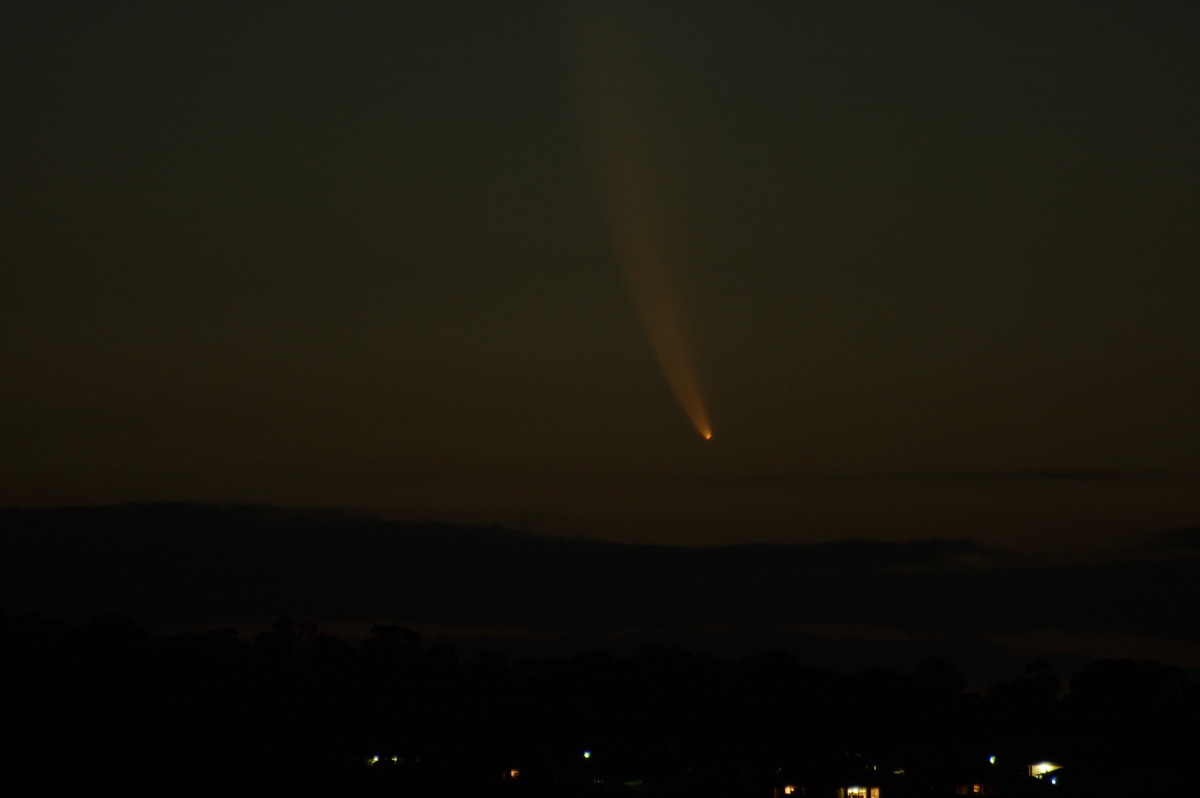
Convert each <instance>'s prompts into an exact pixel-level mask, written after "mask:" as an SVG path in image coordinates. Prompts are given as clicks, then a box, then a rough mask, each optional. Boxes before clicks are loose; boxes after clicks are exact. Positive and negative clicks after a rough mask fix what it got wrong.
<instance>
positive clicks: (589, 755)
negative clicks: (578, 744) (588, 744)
mask: <svg viewBox="0 0 1200 798" xmlns="http://www.w3.org/2000/svg"><path fill="white" fill-rule="evenodd" d="M583 758H584V759H591V758H592V752H591V751H584V752H583Z"/></svg>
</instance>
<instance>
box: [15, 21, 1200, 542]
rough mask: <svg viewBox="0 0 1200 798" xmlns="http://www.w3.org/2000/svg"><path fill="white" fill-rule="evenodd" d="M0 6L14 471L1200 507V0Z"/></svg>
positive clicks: (510, 500)
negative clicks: (708, 435) (691, 402)
mask: <svg viewBox="0 0 1200 798" xmlns="http://www.w3.org/2000/svg"><path fill="white" fill-rule="evenodd" d="M0 15H2V16H0V82H2V96H3V98H4V101H3V104H2V105H3V107H2V110H0V113H2V115H3V125H2V132H0V136H2V137H3V147H2V148H0V168H2V172H0V174H2V175H3V178H2V183H3V191H0V202H2V203H3V208H2V213H0V263H2V264H3V268H2V272H0V275H2V276H0V312H2V315H0V325H2V327H0V335H2V339H0V340H2V347H0V364H2V367H0V386H2V387H0V392H2V397H3V399H2V401H3V413H2V414H0V451H2V452H3V455H2V457H0V504H3V505H7V506H25V507H32V506H59V505H98V504H111V503H123V502H148V501H167V500H169V501H187V502H207V503H216V504H241V503H254V504H274V505H280V506H288V507H307V508H342V509H347V510H355V511H363V512H367V513H371V514H375V515H379V516H381V517H384V518H390V519H400V520H408V521H443V522H452V523H473V524H474V523H479V524H503V525H506V526H508V527H511V528H515V529H519V530H525V531H528V532H535V533H549V534H553V535H561V536H564V537H566V538H580V537H586V538H592V539H597V540H604V541H611V542H621V543H638V544H669V545H679V544H683V545H696V544H703V545H713V544H748V543H767V542H770V543H792V544H804V545H809V544H818V543H822V542H827V541H836V540H841V539H846V538H858V539H864V540H869V541H889V542H901V543H902V542H908V541H914V540H925V539H931V538H946V539H953V540H959V541H968V542H971V543H973V544H977V545H982V546H986V547H987V548H988V551H1012V552H1020V553H1022V555H1030V556H1046V557H1050V556H1063V554H1064V552H1066V553H1070V555H1071V556H1074V557H1091V556H1100V554H1099V553H1102V552H1105V551H1111V550H1116V549H1119V548H1120V547H1122V546H1128V545H1132V544H1131V543H1130V541H1144V540H1147V539H1151V538H1153V536H1154V535H1157V534H1159V533H1162V532H1164V531H1167V530H1172V529H1182V528H1186V527H1193V526H1195V525H1196V524H1197V523H1200V324H1198V323H1197V318H1198V314H1197V308H1200V268H1198V266H1200V238H1198V231H1200V179H1198V175H1200V148H1198V147H1197V142H1198V141H1200V5H1197V4H1196V3H1194V2H1190V0H1164V1H1163V2H1155V3H1134V2H1110V0H1088V1H1087V2H1083V1H1082V0H1078V1H1076V0H1068V1H1066V2H1056V3H1045V2H1029V3H1024V2H1004V3H959V2H948V1H947V2H905V3H898V2H897V3H887V2H851V1H849V0H847V1H846V2H836V3H834V2H826V3H803V2H781V1H780V2H776V1H775V0H762V1H759V2H754V1H753V0H751V1H750V2H741V3H736V4H734V3H717V2H692V1H689V2H682V0H681V1H680V2H653V3H636V4H634V3H631V4H628V5H625V4H621V3H614V4H603V5H602V6H589V5H579V4H574V3H559V2H507V3H501V2H484V1H483V0H478V1H475V0H466V1H464V2H449V1H444V0H443V1H439V2H406V3H253V2H247V3H236V4H234V3H229V4H225V3H211V2H171V3H147V2H104V3H65V2H49V1H46V0H43V1H40V2H23V3H22V2H18V3H8V4H5V6H4V8H3V11H2V12H0ZM648 264H649V265H648ZM656 336H657V338H656ZM667 339H669V340H667ZM664 340H666V341H667V342H666V343H663V341H664ZM672 347H674V348H672ZM664 352H665V353H666V354H664ZM685 359H686V360H688V361H689V363H688V370H689V374H690V376H688V377H687V378H686V380H685V379H684V378H682V377H678V375H674V376H673V375H672V374H671V369H672V363H673V362H675V363H677V362H682V360H685ZM681 380H684V381H687V380H690V381H691V382H690V385H691V387H690V388H688V387H684V388H681V387H680V385H681V384H682V383H681V382H680V381H681ZM689 390H690V391H694V392H695V394H696V395H697V396H698V397H699V398H700V401H702V403H703V406H704V412H705V416H706V420H707V422H708V423H710V424H711V430H712V433H713V437H712V440H709V441H706V440H705V439H704V438H703V437H701V435H699V434H697V426H694V420H695V416H694V414H693V413H690V412H689V411H688V408H687V407H681V401H683V403H684V404H685V405H686V404H687V401H688V400H687V399H684V400H679V399H677V395H680V392H681V391H682V392H683V393H686V392H687V391H689ZM689 415H691V416H692V420H689Z"/></svg>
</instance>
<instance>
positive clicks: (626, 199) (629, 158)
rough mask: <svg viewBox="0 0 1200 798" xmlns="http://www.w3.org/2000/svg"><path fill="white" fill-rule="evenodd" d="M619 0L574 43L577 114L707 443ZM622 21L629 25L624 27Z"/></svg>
mask: <svg viewBox="0 0 1200 798" xmlns="http://www.w3.org/2000/svg"><path fill="white" fill-rule="evenodd" d="M615 7H616V4H614V3H610V2H605V3H593V4H590V5H589V6H588V8H587V9H585V11H588V10H590V12H591V13H587V14H585V17H586V18H581V19H580V20H579V22H580V24H579V25H578V35H577V37H576V41H577V43H578V45H579V51H580V53H581V55H582V58H581V59H580V61H581V64H580V66H581V69H580V77H581V81H580V83H581V91H580V100H581V102H580V106H581V108H580V110H581V113H580V116H581V120H582V123H583V124H582V127H583V135H584V141H585V145H586V149H587V150H588V154H589V156H590V160H591V166H592V170H593V180H594V182H595V184H596V188H597V192H598V194H599V197H600V200H601V206H602V208H603V210H604V213H605V216H606V222H607V227H608V231H609V235H610V238H611V241H612V246H613V251H614V253H615V255H616V259H617V261H618V263H619V264H620V267H621V273H622V275H623V277H624V280H625V284H626V287H627V288H628V290H629V295H630V298H631V300H632V302H633V307H634V309H635V311H636V312H637V317H638V321H639V322H640V323H641V326H642V329H643V331H644V332H645V334H646V339H647V341H648V343H649V344H650V348H651V349H652V350H653V352H654V355H655V358H656V359H657V361H658V365H659V368H660V369H661V370H662V373H663V376H664V377H665V378H666V380H667V384H668V386H669V387H670V389H671V392H672V393H673V394H674V395H675V399H676V401H678V403H679V406H680V408H681V409H682V410H683V412H684V415H685V416H687V418H688V420H689V421H690V422H691V424H692V426H693V427H695V428H696V432H698V433H699V434H700V437H702V438H704V439H705V440H711V439H712V426H711V424H710V422H709V417H708V410H707V408H706V406H705V402H704V398H703V395H702V393H701V389H700V380H699V378H698V376H697V371H696V365H695V359H694V357H693V355H692V351H691V348H690V347H689V345H688V336H687V335H686V334H685V327H684V321H683V315H682V313H681V311H680V308H679V306H678V301H677V294H678V292H677V290H676V284H677V282H678V279H677V276H676V274H677V272H678V270H679V269H680V268H681V259H680V258H679V256H678V254H677V253H676V251H675V249H676V242H675V238H674V237H673V236H672V235H671V232H672V231H671V226H670V225H669V224H668V223H667V220H666V218H665V217H666V210H667V209H666V208H664V203H663V202H662V201H661V200H659V199H657V197H658V196H659V195H660V194H661V193H662V190H661V189H662V178H661V177H660V176H658V175H655V174H654V170H653V166H652V165H653V164H654V163H655V160H656V159H655V154H656V152H658V148H656V147H655V146H654V136H653V130H652V126H651V125H650V124H649V113H648V109H649V108H650V107H652V98H650V97H649V96H647V94H646V93H645V89H644V87H645V86H646V85H647V84H648V82H649V81H648V80H647V79H646V78H647V76H646V75H645V74H643V73H639V72H638V71H637V70H636V69H634V66H633V63H634V62H633V59H632V57H631V51H630V49H629V46H628V42H627V40H626V38H625V37H624V36H623V35H622V32H623V31H625V30H628V20H624V21H623V20H620V19H617V18H616V17H615V12H614V10H613V9H614V8H615ZM623 23H625V24H623Z"/></svg>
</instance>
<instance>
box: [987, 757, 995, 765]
mask: <svg viewBox="0 0 1200 798" xmlns="http://www.w3.org/2000/svg"><path fill="white" fill-rule="evenodd" d="M988 764H989V765H994V764H996V755H995V754H992V755H991V756H989V757H988Z"/></svg>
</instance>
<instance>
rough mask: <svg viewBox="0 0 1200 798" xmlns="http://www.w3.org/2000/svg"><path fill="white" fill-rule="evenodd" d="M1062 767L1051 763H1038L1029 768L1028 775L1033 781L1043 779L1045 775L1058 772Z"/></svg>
mask: <svg viewBox="0 0 1200 798" xmlns="http://www.w3.org/2000/svg"><path fill="white" fill-rule="evenodd" d="M1061 767H1062V765H1056V764H1054V763H1053V762H1038V763H1036V764H1033V765H1030V766H1029V775H1030V776H1033V777H1034V778H1035V779H1040V778H1043V777H1044V776H1045V775H1046V774H1047V773H1050V772H1051V771H1055V770H1058V769H1059V768H1061Z"/></svg>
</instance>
